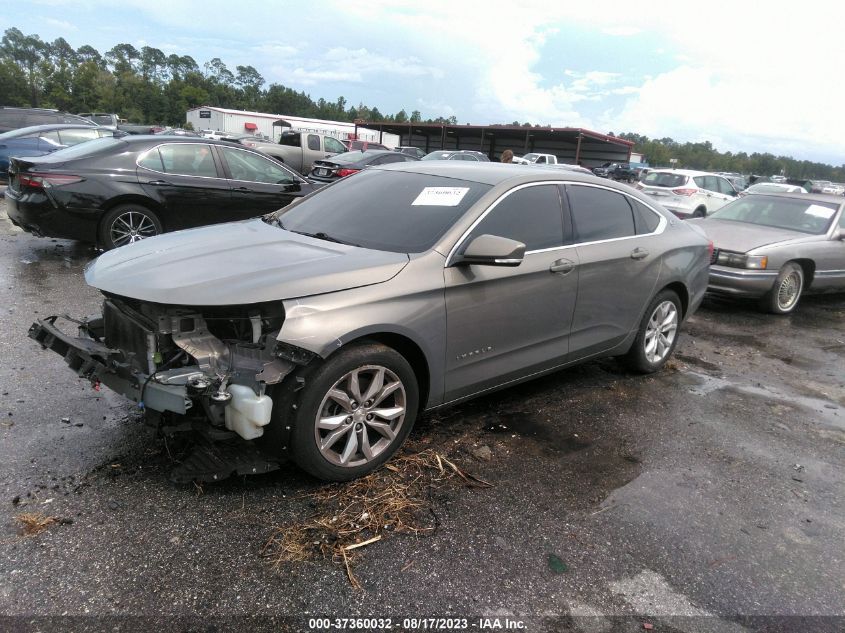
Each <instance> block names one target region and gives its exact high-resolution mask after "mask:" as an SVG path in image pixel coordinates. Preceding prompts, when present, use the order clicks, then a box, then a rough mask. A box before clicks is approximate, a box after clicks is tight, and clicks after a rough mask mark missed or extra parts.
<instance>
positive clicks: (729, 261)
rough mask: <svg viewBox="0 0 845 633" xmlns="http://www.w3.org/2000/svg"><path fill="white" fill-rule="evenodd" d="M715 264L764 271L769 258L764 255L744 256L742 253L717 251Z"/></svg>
mask: <svg viewBox="0 0 845 633" xmlns="http://www.w3.org/2000/svg"><path fill="white" fill-rule="evenodd" d="M716 263H717V264H719V265H720V266H730V267H732V268H752V269H754V270H765V269H766V265H767V264H768V263H769V258H768V257H766V256H765V255H745V254H744V253H731V252H730V251H719V255H718V257H717V258H716Z"/></svg>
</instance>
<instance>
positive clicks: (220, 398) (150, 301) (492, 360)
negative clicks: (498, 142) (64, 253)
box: [30, 161, 710, 480]
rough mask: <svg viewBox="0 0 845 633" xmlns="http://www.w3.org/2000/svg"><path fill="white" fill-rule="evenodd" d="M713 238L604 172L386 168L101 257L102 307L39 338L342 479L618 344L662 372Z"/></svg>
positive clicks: (173, 405) (45, 327) (140, 398)
mask: <svg viewBox="0 0 845 633" xmlns="http://www.w3.org/2000/svg"><path fill="white" fill-rule="evenodd" d="M709 248H710V244H709V243H708V241H707V239H705V238H704V236H703V234H702V233H701V231H700V229H698V228H696V227H693V226H691V225H689V224H686V223H684V222H682V221H680V220H677V219H676V218H674V217H672V215H671V214H669V213H668V212H667V211H665V210H664V209H663V208H662V207H660V206H659V205H657V204H655V203H654V201H652V200H650V199H649V198H647V197H645V196H642V195H640V194H638V193H636V192H635V191H633V190H632V189H630V188H627V187H620V186H617V185H615V184H614V183H611V182H608V181H607V180H601V179H599V178H596V177H594V176H588V175H581V174H577V173H572V172H564V171H551V170H538V169H536V168H532V167H515V166H513V165H501V164H492V163H484V164H476V163H467V162H463V161H461V162H458V161H455V162H453V163H450V164H447V163H443V162H439V163H429V162H421V163H413V164H405V165H401V166H396V167H394V166H385V167H380V168H371V169H369V170H366V171H363V172H361V173H359V174H356V175H354V176H351V177H349V178H344V179H342V180H340V181H338V182H337V183H335V184H332V185H330V186H328V187H326V188H324V189H322V190H320V191H319V192H318V193H316V194H313V195H311V196H308V197H306V198H304V199H302V200H301V201H299V202H297V203H294V204H293V205H291V206H290V207H288V208H285V209H283V210H280V211H278V212H277V213H275V214H273V215H271V216H267V217H265V218H263V219H256V220H251V221H245V222H240V223H232V224H226V225H218V226H211V227H207V228H204V229H200V230H190V231H182V232H178V233H172V234H166V235H162V236H160V237H156V238H152V239H148V240H143V241H141V242H138V243H135V244H132V245H129V246H126V247H123V248H120V249H117V250H115V251H113V252H109V253H105V254H103V255H102V256H100V258H99V259H97V260H96V261H95V262H93V263H92V264H91V265H90V266H89V268H88V269H87V270H86V280H87V282H88V283H89V284H90V285H92V286H94V287H96V288H98V289H100V290H101V291H102V292H103V294H104V295H105V302H104V308H103V314H102V316H99V317H96V318H92V319H89V320H87V321H83V322H82V325H81V327H80V328H79V329H80V333H79V336H71V335H69V334H66V333H64V332H63V331H62V330H60V329H59V328H58V327H57V326H56V320H57V317H50V318H48V319H45V320H41V321H39V322H37V323H35V324H33V326H32V328H31V330H30V336H32V337H33V338H34V339H36V340H37V341H39V342H40V343H41V344H42V345H43V346H44V347H48V348H50V349H53V350H55V351H56V352H58V353H59V354H61V355H62V356H64V358H65V360H66V361H67V362H68V363H69V364H70V366H71V368H73V369H74V370H75V371H76V372H77V373H78V374H79V375H80V376H83V377H85V378H88V379H89V380H91V381H93V382H102V383H103V384H105V385H107V386H108V387H110V388H112V389H113V390H115V391H117V392H119V393H121V394H124V395H126V396H127V397H129V398H131V399H132V400H134V401H136V402H139V403H143V406H144V407H145V408H146V409H147V411H148V412H153V413H152V414H153V415H154V416H155V415H157V412H158V413H163V414H165V416H167V417H170V418H172V417H173V416H174V415H175V416H189V417H190V416H192V417H193V418H195V420H196V421H198V423H197V422H196V421H195V423H194V427H195V428H196V427H197V425H198V424H199V425H200V426H203V425H204V426H205V428H208V429H213V430H214V432H215V435H216V436H218V437H219V436H221V435H225V434H226V433H227V432H229V433H230V435H232V436H233V437H235V438H236V439H237V436H240V437H241V438H243V439H244V440H259V442H260V443H261V445H262V446H263V447H264V450H266V451H271V452H273V453H275V454H280V455H287V454H290V455H291V456H292V458H293V459H294V460H295V461H296V463H298V464H299V465H300V466H301V467H302V468H304V469H305V470H306V471H308V472H309V473H311V474H313V475H315V476H317V477H320V478H323V479H327V480H348V479H352V478H354V477H358V476H360V475H363V474H365V473H367V472H369V471H371V470H373V469H375V468H377V467H378V466H379V465H381V464H382V463H384V462H385V461H386V460H387V459H388V458H389V457H390V455H391V454H393V453H394V452H395V451H396V449H397V448H398V447H399V446H400V444H401V443H402V441H403V440H404V439H405V437H406V436H407V435H408V433H409V431H410V429H411V426H412V425H413V423H414V420H415V419H416V417H417V415H418V414H419V412H420V411H423V410H427V409H433V408H436V407H441V406H444V405H449V404H452V403H455V402H458V401H461V400H465V399H468V398H472V397H474V396H478V395H480V394H483V393H487V392H489V391H491V390H494V389H499V388H502V387H506V386H508V385H513V384H515V383H518V382H520V381H524V380H527V379H530V378H533V377H536V376H540V375H542V374H545V373H548V372H551V371H554V370H557V369H560V368H562V367H566V366H568V365H572V364H575V363H579V362H583V361H586V360H589V359H594V358H599V357H604V356H624V357H625V359H626V360H627V362H628V364H629V365H630V366H631V367H632V368H634V369H635V370H637V371H641V372H652V371H656V370H658V369H660V368H661V367H662V366H663V364H664V363H665V362H666V360H667V358H668V357H669V355H670V354H671V353H672V350H673V349H674V347H675V344H676V343H677V340H678V334H679V327H680V326H681V323H682V322H683V320H684V319H685V318H686V317H687V316H689V315H690V314H691V313H692V312H693V311H694V310H695V309H696V308H697V307H698V305H699V304H700V302H701V300H702V298H703V296H704V292H705V288H706V286H707V278H708V265H709ZM170 426H173V424H171V425H170Z"/></svg>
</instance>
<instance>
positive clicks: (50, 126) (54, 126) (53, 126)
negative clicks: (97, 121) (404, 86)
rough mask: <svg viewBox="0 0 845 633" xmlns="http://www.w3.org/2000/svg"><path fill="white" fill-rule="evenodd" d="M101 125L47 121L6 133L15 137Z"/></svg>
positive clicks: (93, 127) (94, 127) (92, 127)
mask: <svg viewBox="0 0 845 633" xmlns="http://www.w3.org/2000/svg"><path fill="white" fill-rule="evenodd" d="M99 127H100V126H99V125H85V124H84V123H47V124H44V125H30V126H27V127H19V128H17V129H15V130H9V131H8V132H4V134H10V135H11V136H8V137H6V138H15V137H20V136H26V135H27V134H32V133H33V132H50V131H51V130H92V129H93V130H96V129H98V128H99Z"/></svg>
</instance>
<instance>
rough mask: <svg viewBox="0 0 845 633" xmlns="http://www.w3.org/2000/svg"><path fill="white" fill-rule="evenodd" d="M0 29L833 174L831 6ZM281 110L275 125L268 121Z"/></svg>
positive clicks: (438, 4)
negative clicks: (708, 146)
mask: <svg viewBox="0 0 845 633" xmlns="http://www.w3.org/2000/svg"><path fill="white" fill-rule="evenodd" d="M27 7H28V8H27V9H26V10H21V11H4V12H3V13H2V15H0V29H2V30H5V29H6V28H9V27H11V26H15V27H17V28H19V29H20V30H21V31H23V32H24V33H26V34H37V35H39V36H41V38H42V39H46V40H53V39H55V38H56V37H59V36H61V37H64V38H65V39H66V40H68V42H69V43H70V44H71V45H72V46H74V47H75V48H78V47H79V46H81V45H83V44H90V45H92V46H94V47H95V48H96V49H97V50H99V51H100V52H101V53H105V52H106V51H107V50H108V49H109V48H111V47H112V46H114V45H115V44H118V43H122V42H128V43H131V44H133V45H134V46H136V47H137V48H140V47H141V46H145V45H147V46H154V47H156V48H159V49H161V50H162V51H164V52H165V53H167V54H170V53H177V54H180V55H191V56H192V57H193V58H194V59H195V60H196V61H197V62H198V63H199V64H200V66H202V65H203V64H204V63H205V62H206V61H208V60H209V59H211V58H213V57H220V58H221V59H222V60H223V61H224V62H225V63H226V65H227V66H228V67H229V68H230V70H233V71H234V69H235V67H236V66H237V65H247V64H250V65H252V66H254V67H255V68H256V69H257V70H258V71H259V72H260V73H261V74H262V76H263V77H264V78H265V80H266V81H267V84H268V85H269V84H270V83H281V84H284V85H285V86H289V87H292V88H295V89H297V90H304V91H305V92H307V93H309V94H310V95H311V97H312V98H314V99H315V100H316V99H318V98H320V97H323V98H325V99H327V100H329V101H334V100H335V99H336V98H337V97H338V96H340V95H343V96H344V97H345V98H346V100H347V102H348V104H350V105H357V104H358V103H360V102H363V103H365V104H367V105H369V106H371V107H372V106H377V107H378V108H379V110H381V111H382V112H383V113H395V112H397V111H399V110H400V109H403V108H404V109H405V110H406V111H407V112H408V113H410V112H411V111H413V110H419V111H420V112H421V113H422V115H423V117H424V118H429V117H432V118H434V117H438V116H444V117H449V116H452V115H454V116H456V117H457V119H458V122H459V123H473V124H484V123H510V122H512V121H514V120H518V121H521V122H525V121H530V122H532V123H538V124H543V125H545V124H552V125H554V126H569V127H584V128H587V129H591V130H595V131H598V132H611V131H612V132H617V133H619V132H637V133H640V134H645V135H646V136H650V137H656V138H663V137H671V138H673V139H675V140H677V141H710V142H711V143H713V145H714V146H715V147H716V148H717V149H719V150H721V151H733V152H737V151H746V152H749V153H751V152H755V151H759V152H771V153H774V154H777V155H780V154H785V155H789V156H793V157H795V158H799V159H806V160H813V161H822V162H826V163H830V164H833V165H837V166H838V165H842V164H845V116H843V113H842V112H841V110H840V108H841V104H842V103H843V102H845V99H843V97H845V71H843V61H845V37H843V34H842V33H843V30H845V4H841V3H833V2H827V1H825V2H816V1H815V0H809V1H807V0H805V1H803V2H800V3H799V2H790V3H786V2H782V1H778V0H776V1H773V2H768V3H760V2H743V1H742V0H735V1H734V2H719V1H711V2H696V3H693V2H687V1H685V0H675V1H674V2H663V1H660V0H649V1H648V2H632V1H630V0H629V1H627V2H615V1H611V0H602V1H599V2H596V1H585V0H577V1H576V2H572V1H564V2H557V3H553V2H550V1H547V0H541V1H534V0H526V1H524V2H516V1H514V2H505V1H499V0H485V1H483V2H476V1H474V0H448V1H446V0H367V1H364V2H349V0H342V1H339V2H336V1H335V0H323V1H322V2H319V3H318V2H281V1H277V2H267V1H266V0H264V1H260V2H259V1H253V0H240V1H239V2H219V1H217V0H205V1H204V2H195V1H194V2H180V1H179V0H170V1H168V2H164V1H163V0H119V1H118V2H113V1H110V2H99V1H94V0H30V2H29V3H28V4H27ZM280 114H286V113H280Z"/></svg>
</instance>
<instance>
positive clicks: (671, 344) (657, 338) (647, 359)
mask: <svg viewBox="0 0 845 633" xmlns="http://www.w3.org/2000/svg"><path fill="white" fill-rule="evenodd" d="M670 305H671V307H670ZM672 315H674V323H673V324H670V323H669V322H668V319H669V318H670V317H672ZM681 319H682V316H681V301H680V299H678V295H677V294H676V293H675V292H674V291H672V290H661V291H660V292H659V293H657V296H655V297H654V299H652V300H651V303H649V304H648V308H646V311H645V314H644V315H643V319H642V321H640V326H639V329H638V330H637V336H636V338H635V339H634V343H633V345H631V349H630V350H628V353H627V354H626V355H625V358H624V363H625V364H626V365H627V366H628V368H630V369H632V370H633V371H636V372H639V373H643V374H650V373H653V372H655V371H658V370H660V369H661V368H662V367H663V365H665V364H666V361H667V360H669V357H670V356H671V355H672V352H673V351H674V350H675V345H677V343H678V335H679V334H680V327H681ZM655 329H656V331H655Z"/></svg>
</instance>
